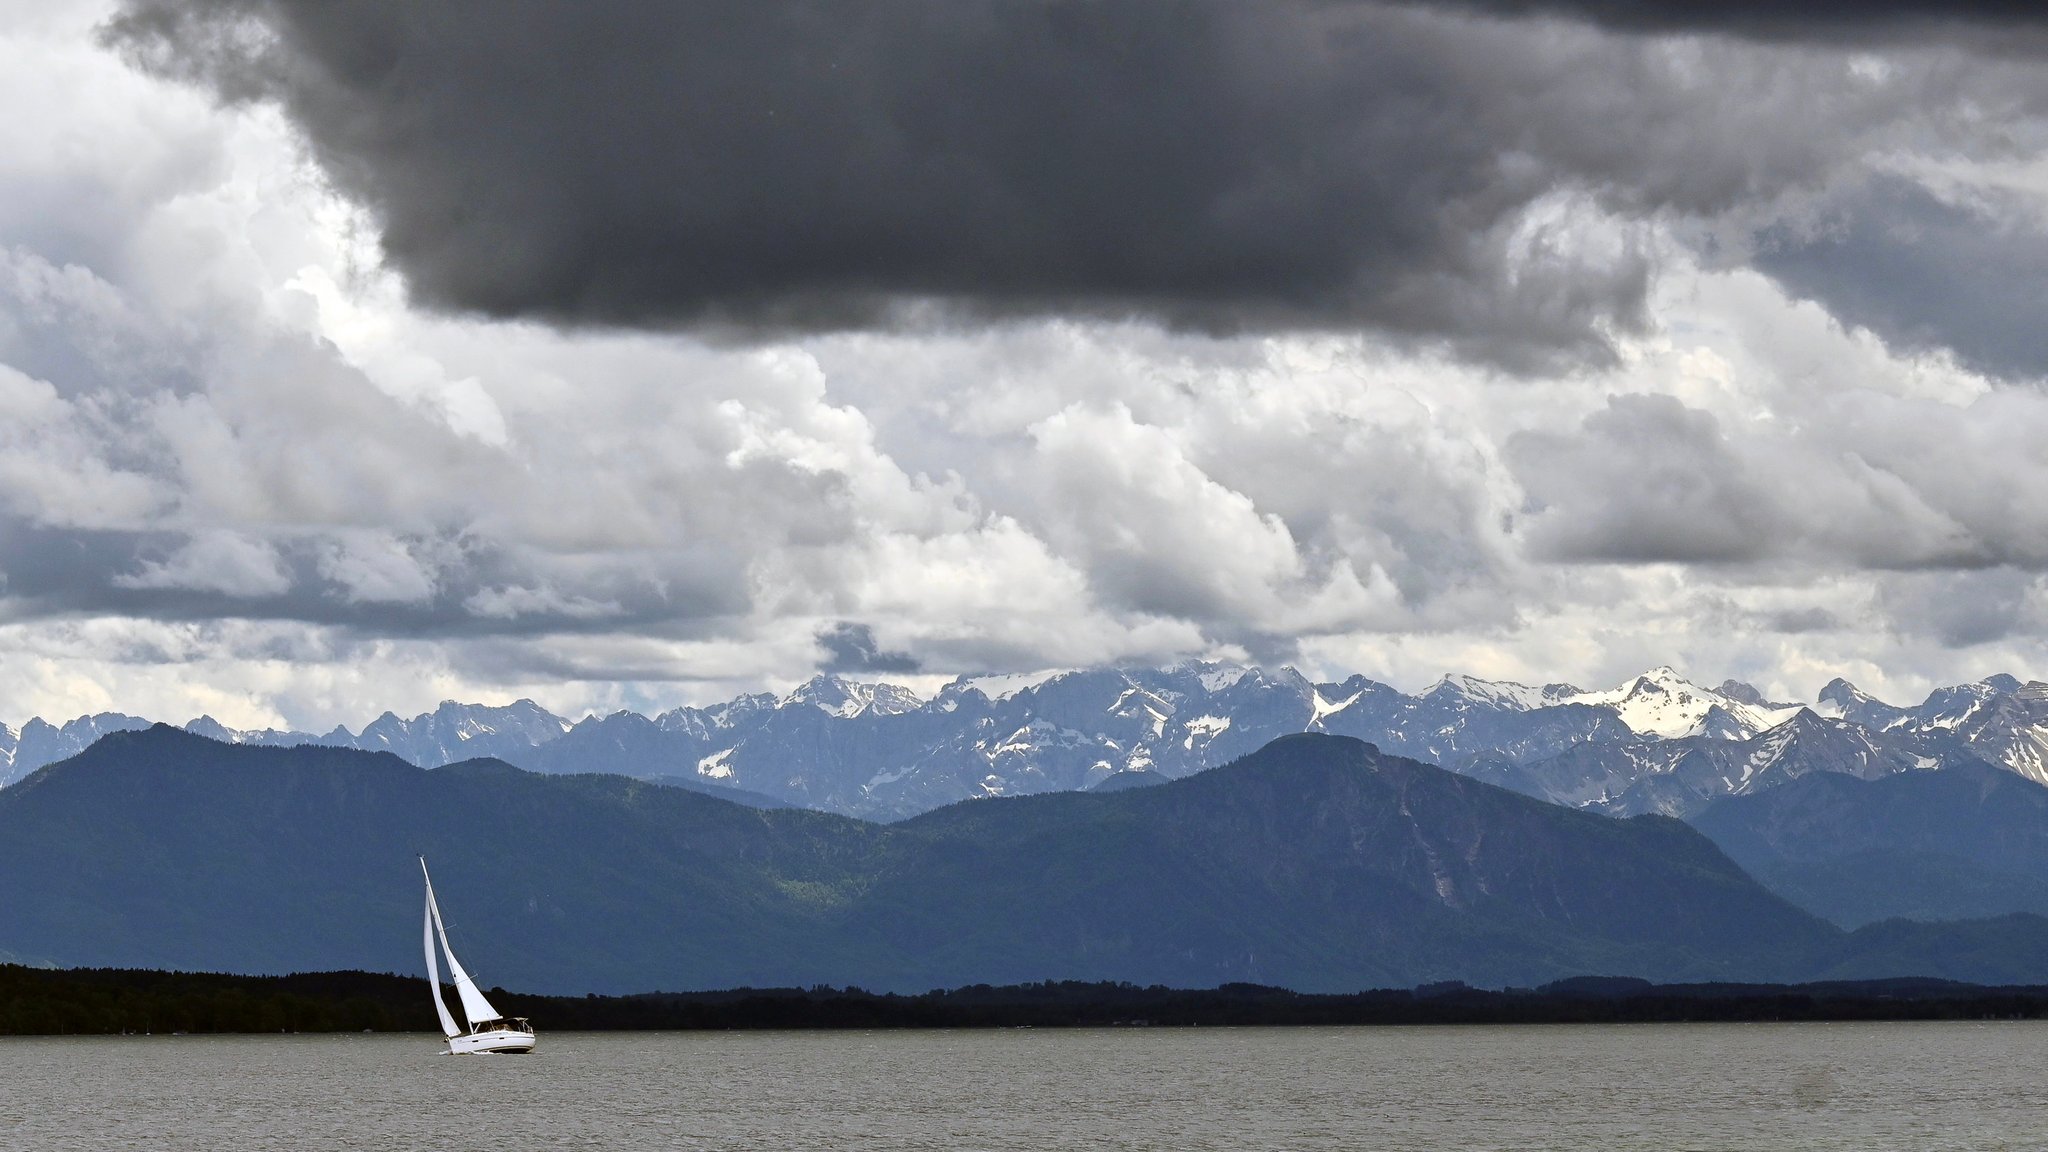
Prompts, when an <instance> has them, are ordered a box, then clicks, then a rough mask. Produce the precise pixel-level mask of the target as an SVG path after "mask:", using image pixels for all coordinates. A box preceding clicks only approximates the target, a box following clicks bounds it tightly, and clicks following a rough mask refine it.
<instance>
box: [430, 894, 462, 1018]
mask: <svg viewBox="0 0 2048 1152" xmlns="http://www.w3.org/2000/svg"><path fill="white" fill-rule="evenodd" d="M426 872H427V858H426V857H425V856H422V857H420V875H422V876H426ZM434 913H435V908H434V879H433V877H431V876H427V910H426V915H425V916H424V918H423V919H422V922H421V927H420V937H421V939H422V940H423V941H424V942H425V943H426V946H427V987H428V988H430V989H432V990H433V993H434V1012H435V1013H436V1014H437V1015H439V1016H440V1017H441V1031H442V1032H443V1033H444V1034H445V1035H447V1036H448V1038H449V1039H451V1040H452V1039H454V1038H455V1037H456V1036H457V1035H459V1034H460V1033H461V1032H462V1029H460V1028H458V1027H456V1026H455V1017H453V1016H450V1015H449V1014H448V1003H447V1001H445V1000H443V999H441V958H440V956H438V955H437V954H435V951H434V921H435V919H437V917H436V916H435V914H434Z"/></svg>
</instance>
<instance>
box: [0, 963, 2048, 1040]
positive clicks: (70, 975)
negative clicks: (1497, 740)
mask: <svg viewBox="0 0 2048 1152" xmlns="http://www.w3.org/2000/svg"><path fill="white" fill-rule="evenodd" d="M422 991H423V989H422V988H421V987H420V981H419V979H418V978H416V977H404V976H391V975H384V974H379V973H372V972H315V973H302V974H298V975H292V976H228V975H218V974H209V973H190V972H153V971H138V970H122V969H75V970H53V969H42V968H25V967H21V966H19V965H0V1035H14V1036H29V1035H119V1034H125V1033H133V1034H145V1033H147V1034H156V1035H163V1034H167V1033H224V1032H363V1031H370V1032H416V1031H428V1030H431V1029H432V1028H433V1027H434V1015H433V1010H432V1008H431V1006H429V1005H428V1003H427V1001H426V999H425V997H424V996H422V995H421V993H422ZM491 996H492V998H493V999H494V1000H495V1001H496V1002H497V1004H498V1006H499V1007H500V1008H502V1009H503V1010H504V1011H506V1012H509V1013H511V1014H513V1015H519V1016H526V1017H529V1018H531V1019H532V1020H533V1021H534V1022H535V1024H536V1025H538V1026H539V1027H541V1028H542V1029H544V1030H550V1031H629V1030H671V1029H758V1028H836V1029H849V1028H1016V1027H1031V1028H1093V1027H1118V1026H1125V1027H1130V1026H1160V1027H1189V1026H1197V1025H1200V1026H1219V1025H1225V1026H1227V1025H1347V1024H1348V1025H1359V1024H1514V1023H1532V1024H1533V1023H1546V1024H1565V1023H1632V1022H1641V1023H1650V1022H1674V1023H1675V1022H1686V1021H1760V1020H1786V1021H1796V1020H1956V1019H2030V1020H2031V1019H2040V1018H2043V1017H2048V988H2042V987H2025V988H1986V987H1981V986H1977V985H1970V984H1955V983H1950V982H1947V981H1938V980H1888V981H1855V982H1838V983H1832V984H1805V985H1771V984H1693V985H1653V984H1648V983H1644V982H1642V981H1631V980H1574V981H1563V982H1560V983H1558V984H1553V985H1548V986H1546V987H1544V988H1540V989H1533V990H1532V989H1508V990H1506V991H1488V990H1484V989H1477V988H1468V987H1465V986H1464V985H1462V984H1439V985H1429V986H1425V987H1422V988H1415V989H1402V990H1391V991H1376V992H1359V993H1353V994H1349V995H1312V994H1303V993H1296V992H1290V991H1287V990H1285V989H1281V988H1268V987H1263V986H1260V985H1253V984H1227V985H1224V986H1223V987H1220V988H1212V989H1186V988H1165V987H1157V986H1154V987H1139V986H1137V985H1133V984H1098V983H1081V982H1073V981H1066V982H1048V983H1043V984H1022V985H1011V986H1006V987H991V986H989V985H985V984H984V985H975V986H972V987H967V988H956V989H952V990H948V991H938V992H927V993H923V994H921V995H894V994H883V993H872V992H866V991H862V990H861V989H858V988H830V987H817V988H776V989H755V988H740V989H733V990H729V991H719V992H689V993H651V994H646V995H638V996H529V995H523V994H519V993H512V992H506V991H505V990H503V989H492V990H491ZM451 1000H452V996H451Z"/></svg>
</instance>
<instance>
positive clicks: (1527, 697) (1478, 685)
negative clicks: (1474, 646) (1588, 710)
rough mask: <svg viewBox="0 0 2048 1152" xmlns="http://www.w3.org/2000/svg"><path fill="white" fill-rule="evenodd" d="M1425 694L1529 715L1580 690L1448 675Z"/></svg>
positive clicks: (1558, 702) (1431, 686) (1570, 686)
mask: <svg viewBox="0 0 2048 1152" xmlns="http://www.w3.org/2000/svg"><path fill="white" fill-rule="evenodd" d="M1422 694H1423V695H1424V696H1426V697H1433V698H1437V699H1462V700H1465V701H1467V702H1469V703H1473V704H1479V705H1484V706H1486V707H1491V708H1512V709H1514V710H1516V711H1518V712H1527V711H1530V710H1532V709H1536V708H1546V707H1549V706H1550V705H1553V704H1561V703H1564V702H1565V701H1567V700H1569V699H1570V698H1572V697H1574V696H1577V695H1579V689H1577V688H1575V687H1573V686H1572V685H1570V684H1545V685H1543V686H1542V687H1540V688H1533V687H1530V686H1529V685H1527V684H1517V683H1515V682H1514V681H1512V680H1481V679H1480V678H1479V677H1477V676H1461V675H1448V676H1445V677H1444V678H1443V679H1441V680H1439V681H1437V682H1436V683H1434V684H1432V685H1430V686H1429V687H1428V688H1425V689H1423V691H1422Z"/></svg>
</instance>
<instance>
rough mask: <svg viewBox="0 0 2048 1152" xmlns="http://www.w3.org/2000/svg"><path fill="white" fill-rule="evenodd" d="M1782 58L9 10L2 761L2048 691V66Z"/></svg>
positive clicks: (421, 12)
mask: <svg viewBox="0 0 2048 1152" xmlns="http://www.w3.org/2000/svg"><path fill="white" fill-rule="evenodd" d="M1787 10H1788V6H1785V5H1780V4H1773V3H1763V2H1761V0H1758V2H1755V3H1745V2H1737V3H1707V2H1704V0H1663V2H1661V3H1659V2H1657V0H1648V2H1641V3H1638V2H1634V0H1630V2H1623V0H1556V2H1552V3H1546V2H1542V0H1496V2H1485V0H1468V2H1463V3H1459V2H1453V0H1436V2H1429V0H1419V2H1416V3H1373V2H1367V0H1300V2H1294V0H1174V2H1168V0H946V2H945V3H910V2H896V0H882V2H879V3H874V4H863V5H849V4H844V3H838V2H836V0H764V2H761V3H754V4H747V5H734V4H729V3H723V2H707V3H701V4H699V3H675V4H664V5H651V4H644V3H639V2H636V0H618V2H609V0H584V2H581V3H576V4H540V3H530V4H529V3H518V2H511V0H507V2H482V0H479V2H476V3H446V4H433V5H421V4H417V3H414V2H412V0H372V2H366V3H361V4H353V5H348V6H339V5H331V4H322V3H314V2H312V0H305V2H300V0H270V2H266V0H126V2H115V0H0V573H4V586H0V702H4V703H0V713H4V718H5V719H7V720H9V721H17V720H19V719H20V718H23V717H26V716H29V715H33V714H37V713H41V714H45V715H51V716H60V715H61V716H69V715H73V714H76V713H78V712H81V711H88V710H97V709H102V708H115V709H120V710H124V711H130V712H138V713H142V714H145V715H150V716H156V717H164V718H169V719H176V720H181V719H184V718H186V717H189V716H191V715H194V714H197V713H200V712H210V713H212V714H214V715H216V716H218V717H220V718H222V719H223V720H226V721H228V722H230V723H237V724H243V725H252V724H263V723H277V724H284V723H289V724H292V725H296V726H302V727H324V726H327V725H331V724H333V723H336V722H346V723H350V724H352V725H353V724H359V723H360V722H362V721H363V720H365V719H367V718H369V717H371V716H373V715H375V714H376V713H377V712H379V711H382V710H384V709H385V708H392V709H396V710H398V711H400V712H408V711H413V710H418V709H423V708H426V707H430V706H431V705H432V704H433V703H434V702H435V701H437V700H440V699H442V698H446V697H454V698H459V699H465V700H484V701H501V700H506V699H511V698H514V697H517V696H522V695H530V696H532V697H534V698H536V699H538V700H540V701H541V702H542V703H544V704H548V705H550V706H551V707H554V708H556V709H558V710H561V711H564V712H567V713H571V714H578V713H580V712H582V711H583V710H586V709H591V708H601V709H609V708H612V707H618V706H630V707H636V708H643V709H645V708H652V707H660V706H665V705H669V704H673V703H680V702H687V701H702V700H707V699H716V698H723V697H725V696H727V695H730V694H731V693H733V692H734V691H737V690H741V689H747V688H755V687H761V686H769V687H778V686H786V685H787V684H789V683H791V682H793V681H795V680H799V679H802V678H804V677H806V676H808V675H810V674H811V673H813V672H814V671H816V670H819V669H827V670H836V671H843V672H852V673H861V674H872V675H887V676H889V677H890V678H894V679H899V680H904V679H908V680H911V681H913V682H922V683H929V682H931V680H932V679H933V678H944V677H948V676H950V675H952V674H954V673H957V672H962V671H1010V670H1028V669H1038V668H1045V667H1057V666H1072V665H1079V664H1096V663H1108V662H1135V663H1158V662H1165V661H1169V660H1173V659H1177V658H1181V657H1187V656H1217V657H1227V658H1235V659H1250V660H1257V661H1261V662H1266V663H1272V664H1279V663H1292V664H1296V665H1297V666H1300V667H1302V668H1303V669H1304V670H1307V671H1310V672H1311V673H1321V674H1332V675H1334V674H1343V673H1348V672H1351V671H1359V672H1363V673H1365V674H1367V675H1370V676H1374V677H1376V678H1379V679H1384V680H1388V681H1390V682H1392V683H1394V684H1396V685H1399V686H1402V687H1406V688H1411V689H1413V688H1417V687H1420V686H1422V685H1424V684H1426V683H1427V682H1429V681H1430V680H1432V679H1434V678H1435V677H1436V676H1437V675H1439V674H1441V673H1442V672H1445V671H1450V670H1456V671H1465V672H1472V673H1477V674H1481V675H1488V676H1499V677H1509V678H1520V679H1525V680H1533V681H1552V680H1570V681H1575V682H1580V683H1587V684H1593V685H1604V684H1607V683H1610V682H1615V681H1618V680H1619V679H1621V678H1622V677H1624V676H1626V675H1628V674H1630V673H1633V672H1636V671H1639V670H1641V669H1643V668H1645V667H1647V666H1650V665H1654V664H1660V663H1667V662H1668V663H1672V664H1675V665H1677V666H1678V667H1680V668H1681V669H1682V670H1684V671H1686V672H1688V673H1689V674H1691V675H1692V676H1693V677H1694V678H1695V679H1699V680H1704V681H1707V682H1714V681H1718V680H1719V679H1721V678H1722V677H1724V676H1737V677H1742V678H1746V679H1750V680H1752V681H1754V682H1756V683H1757V684H1759V685H1760V686H1762V687H1764V688H1766V689H1767V690H1769V691H1772V692H1773V693H1774V694H1778V695H1781V696H1789V697H1796V698H1800V699H1810V698H1811V697H1812V694H1813V692H1814V691H1815V690H1816V689H1817V688H1818V687H1819V686H1820V684H1821V683H1823V682H1824V681H1826V680H1827V679H1828V678H1830V677H1832V676H1835V675H1838V674H1840V675H1847V676H1848V677H1849V678H1851V679H1852V680H1855V681H1856V682H1858V683H1859V684H1862V685H1864V686H1866V687H1868V688H1871V689H1874V690H1877V691H1879V692H1880V693H1881V694H1887V695H1890V696H1893V697H1897V698H1907V697H1916V696H1917V694H1918V693H1920V692H1923V691H1925V689H1926V688H1927V687H1929V686H1930V685H1932V684H1935V683H1941V682H1953V681H1956V680H1961V679H1970V678H1975V677H1979V676H1982V675H1985V674H1988V673H1990V672H1994V671H2011V672H2014V673H2016V674H2018V675H2021V676H2022V677H2027V676H2039V675H2048V667H2044V666H2043V665H2044V653H2043V646H2042V641H2043V638H2044V636H2048V585H2044V580H2043V574H2044V572H2048V394H2044V387H2048V18H2044V17H2039V16H2036V15H2035V13H2036V12H2038V11H2039V6H2038V5H2036V4H2032V3H2026V4H2022V3H2015V2H2004V3H2001V2H1995V0H1978V2H1973V3H1955V2H1953V0H1946V2H1942V3H1933V2H1931V0H1930V2H1918V0H1834V2H1832V3H1824V4H1821V3H1817V4H1807V5H1800V6H1797V11H1798V13H1799V15H1798V16H1797V17H1790V16H1787V15H1785V14H1784V13H1785V12H1786V11H1787ZM919 678H923V679H922V680H920V679H919Z"/></svg>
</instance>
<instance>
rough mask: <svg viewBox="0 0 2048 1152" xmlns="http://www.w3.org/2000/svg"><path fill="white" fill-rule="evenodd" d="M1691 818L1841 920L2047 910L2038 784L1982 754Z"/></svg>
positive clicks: (1788, 788) (2044, 798) (1806, 781)
mask: <svg viewBox="0 0 2048 1152" xmlns="http://www.w3.org/2000/svg"><path fill="white" fill-rule="evenodd" d="M1692 822H1693V824H1694V826H1695V827H1697V828H1699V829H1700V831H1702V832H1704V833H1706V834H1707V835H1708V836H1709V837H1711V838H1713V840H1714V841H1715V843H1717V844H1719V845H1720V846H1721V848H1722V849H1723V850H1724V851H1726V852H1727V853H1728V854H1729V855H1730V856H1731V857H1733V858H1734V859H1735V860H1736V862H1737V863H1739V864H1741V865H1742V866H1743V867H1744V868H1746V869H1748V870H1749V871H1750V873H1751V874H1752V875H1754V876H1755V877H1756V878H1757V879H1759V880H1761V881H1763V882H1764V883H1765V884H1766V885H1768V886H1770V887H1771V888H1773V889H1774V890H1776V891H1778V892H1779V893H1781V894H1783V895H1784V896H1785V897H1786V898H1788V899H1790V900H1792V901H1794V902H1795V903H1797V904H1799V905H1800V906H1801V907H1805V908H1809V909H1811V910H1813V911H1815V912H1817V913H1819V914H1821V915H1822V916H1825V917H1827V918H1828V919H1830V920H1833V921H1835V922H1836V923H1839V924H1842V925H1845V926H1851V927H1853V926H1855V925H1858V924H1867V923H1871V922H1873V921H1878V920H1886V919H1892V918H1897V917H1908V918H1912V919H1919V920H1959V919H1966V918H1972V917H1990V916H2001V915H2004V914H2006V913H2012V912H2030V913H2034V914H2036V915H2044V914H2048V788H2043V787H2042V786H2041V785H2039V784H2036V783H2034V782H2033V781H2031V780H2028V779H2025V778H2023V777H2021V776H2018V775H2016V774H2014V773H2012V772H2008V771H2006V770H2005V769H2002V768H1996V767H1993V766H1992V765H1990V764H1985V763H1982V762H1981V761H1979V762H1967V763H1961V764H1956V765H1953V766H1950V767H1947V768H1943V769H1941V770H1939V771H1923V772H1905V773H1900V774H1898V775H1894V776H1885V777H1880V778H1878V779H1875V780H1859V779H1856V778H1855V777H1852V776H1846V775H1842V774H1840V773H1832V772H1816V773H1812V774H1810V775H1807V776H1805V777H1802V778H1800V779H1798V780H1794V781H1792V782H1791V783H1788V784H1785V785H1783V786H1782V787H1778V788H1773V789H1770V790H1768V791H1765V792H1759V793H1757V794H1756V795H1753V796H1737V797H1731V798H1729V799H1726V800H1723V801H1721V802H1719V803H1718V804H1715V805H1714V806H1713V807H1711V808H1709V809H1707V810H1706V811H1705V812H1702V813H1700V814H1699V815H1697V816H1695V817H1693V820H1692Z"/></svg>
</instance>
